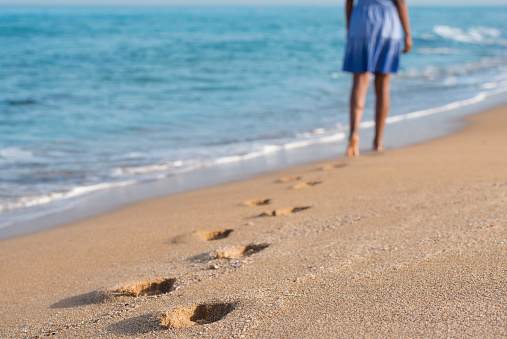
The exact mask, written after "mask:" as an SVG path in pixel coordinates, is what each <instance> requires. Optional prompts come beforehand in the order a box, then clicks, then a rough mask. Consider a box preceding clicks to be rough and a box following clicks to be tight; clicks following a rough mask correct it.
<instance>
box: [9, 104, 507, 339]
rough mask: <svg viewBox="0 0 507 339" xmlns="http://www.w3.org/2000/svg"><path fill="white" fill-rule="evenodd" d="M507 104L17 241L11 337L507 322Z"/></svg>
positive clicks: (382, 330) (259, 333) (441, 333)
mask: <svg viewBox="0 0 507 339" xmlns="http://www.w3.org/2000/svg"><path fill="white" fill-rule="evenodd" d="M506 130H507V106H503V107H499V108H496V109H493V110H489V111H487V112H483V113H481V114H478V115H474V116H470V117H468V118H466V127H465V128H464V129H462V130H460V131H458V132H456V133H454V134H452V135H449V136H445V137H442V138H438V139H436V140H431V141H427V142H424V143H421V144H417V145H412V146H408V147H404V148H400V149H394V150H388V151H386V152H383V153H379V154H377V153H368V152H365V153H364V154H363V155H362V156H361V157H359V158H337V159H334V160H328V161H324V162H317V163H311V164H307V165H304V166H298V167H291V168H287V169H282V170H277V171H272V172H269V173H267V174H263V175H260V176H257V177H254V178H251V179H247V180H241V181H237V182H231V183H226V184H222V185H219V186H216V187H211V188H206V189H201V190H196V191H190V192H185V193H181V194H176V195H171V196H166V197H161V198H156V199H151V200H146V201H142V202H138V203H134V204H131V205H129V206H126V207H122V208H120V209H118V210H116V211H113V212H110V213H107V214H104V215H100V216H97V217H92V218H89V219H87V220H83V221H79V222H75V223H72V224H69V225H65V226H61V227H57V228H52V229H49V230H45V231H42V232H38V233H32V234H28V235H24V236H20V237H15V238H12V239H7V240H2V241H1V242H0V272H2V274H1V278H0V289H1V290H2V293H1V294H0V304H1V305H2V307H1V309H0V319H2V321H1V325H0V337H2V338H24V337H27V338H34V337H45V336H53V337H56V338H117V337H136V338H155V337H168V338H173V337H174V338H187V337H188V338H190V337H210V338H226V337H227V338H229V337H231V338H235V337H237V338H240V337H245V338H254V337H272V338H289V337H290V338H292V337H307V338H316V337H319V338H329V337H402V336H403V337H451V336H452V337H505V336H507V325H506V324H507V215H506V211H507V171H506V169H507V147H505V145H507V133H506Z"/></svg>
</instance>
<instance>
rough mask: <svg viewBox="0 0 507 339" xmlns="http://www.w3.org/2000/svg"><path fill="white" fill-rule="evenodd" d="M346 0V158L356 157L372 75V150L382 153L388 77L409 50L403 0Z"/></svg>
mask: <svg viewBox="0 0 507 339" xmlns="http://www.w3.org/2000/svg"><path fill="white" fill-rule="evenodd" d="M353 2H354V0H347V2H346V4H345V11H346V19H347V49H346V52H345V62H344V65H343V70H344V71H346V72H352V73H354V78H353V84H352V91H351V94H350V136H349V146H348V148H347V156H349V157H351V156H358V155H359V134H358V133H359V124H360V123H361V118H362V116H363V110H364V104H365V101H366V92H367V91H368V86H369V84H370V77H371V73H375V95H376V107H375V139H374V140H373V149H374V150H376V151H378V152H380V151H382V149H383V147H382V136H383V133H384V127H385V121H386V117H387V113H388V111H389V103H390V94H389V82H390V74H391V73H396V72H397V71H398V64H399V58H400V54H401V48H402V40H403V36H402V27H403V31H404V32H405V36H404V44H405V46H404V49H403V53H408V52H409V51H410V49H411V48H412V37H411V34H410V22H409V18H408V8H407V4H406V3H405V0H358V2H357V4H356V6H354V5H353Z"/></svg>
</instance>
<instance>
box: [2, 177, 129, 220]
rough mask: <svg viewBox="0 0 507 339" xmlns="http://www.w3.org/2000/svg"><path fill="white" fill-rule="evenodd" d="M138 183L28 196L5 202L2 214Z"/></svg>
mask: <svg viewBox="0 0 507 339" xmlns="http://www.w3.org/2000/svg"><path fill="white" fill-rule="evenodd" d="M136 183H138V181H134V180H130V181H123V182H116V183H101V184H96V185H88V186H80V187H74V188H73V189H71V190H69V191H65V192H53V193H48V194H42V195H36V196H27V197H22V198H20V199H18V200H16V201H10V202H5V203H3V204H0V213H2V212H7V211H12V210H15V209H19V208H24V207H34V206H39V205H46V204H48V203H51V202H55V201H60V200H66V199H71V198H75V197H79V196H83V195H85V194H89V193H92V192H96V191H100V190H106V189H111V188H117V187H125V186H130V185H133V184H136Z"/></svg>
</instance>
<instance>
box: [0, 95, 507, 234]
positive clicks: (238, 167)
mask: <svg viewBox="0 0 507 339" xmlns="http://www.w3.org/2000/svg"><path fill="white" fill-rule="evenodd" d="M450 105H451V106H450V107H447V108H446V109H445V114H435V113H439V108H436V109H433V110H426V111H423V112H416V113H413V114H416V115H419V116H414V118H415V119H411V118H408V119H403V120H394V121H391V123H390V124H389V125H388V127H387V133H386V137H385V145H386V148H390V149H393V148H400V147H406V146H409V145H413V144H416V143H421V142H425V141H429V140H433V139H437V138H441V137H444V136H447V135H450V134H452V133H455V132H457V131H458V130H461V129H462V128H464V127H465V126H466V124H465V123H464V121H463V118H464V117H466V116H469V115H472V114H478V113H481V112H484V111H486V110H490V109H493V108H496V107H500V106H504V105H507V98H506V96H505V91H497V92H496V93H495V92H490V93H488V94H487V97H483V98H479V97H477V98H472V99H469V100H468V102H464V105H455V106H456V107H454V108H453V107H452V105H453V104H450ZM369 125H370V124H368V123H366V124H364V126H363V129H362V130H361V137H362V138H361V146H360V148H361V150H362V151H363V153H364V152H367V151H368V150H369V148H370V143H371V140H372V137H373V134H372V128H371V126H369ZM428 126H431V128H428ZM429 131H430V132H429ZM345 146H346V143H345V142H344V140H338V141H334V142H329V143H323V144H317V145H310V146H307V147H303V148H296V149H289V150H283V151H279V152H275V153H271V154H265V155H263V156H259V157H255V158H251V159H244V160H240V161H236V162H231V163H224V164H219V165H216V166H212V167H207V168H202V169H197V170H195V171H191V172H187V173H182V174H179V175H176V176H173V177H169V178H166V179H163V180H160V181H152V182H147V183H139V184H135V185H127V186H123V187H116V188H110V189H105V190H98V191H94V192H91V193H89V194H84V195H81V196H78V197H75V198H73V199H74V200H73V201H72V204H66V205H65V208H64V209H62V207H61V206H58V205H57V204H55V206H44V208H40V207H34V208H33V209H32V210H31V211H27V209H23V211H14V212H13V213H6V214H10V217H13V218H15V219H17V220H18V221H17V222H14V223H12V224H11V225H9V226H6V227H3V228H0V239H8V238H12V237H17V236H21V235H25V234H29V233H34V232H39V231H43V230H47V229H50V228H54V227H59V226H64V225H67V224H70V223H73V222H77V221H80V220H84V219H88V218H91V217H95V216H98V215H101V214H105V213H108V212H112V211H114V210H118V209H121V208H123V207H125V206H127V205H129V204H132V203H136V202H140V201H145V200H149V199H153V198H157V197H162V196H168V195H174V194H178V193H183V192H188V191H193V190H199V189H204V188H209V187H213V186H218V185H221V184H224V183H229V182H234V181H238V180H244V179H249V178H253V177H257V176H261V175H263V174H265V173H267V172H271V171H275V170H280V169H285V168H290V167H296V166H301V165H305V164H309V163H313V162H318V161H326V160H330V159H337V158H340V157H342V156H343V154H344V153H345ZM37 208H39V209H40V211H37ZM16 213H17V214H18V215H15V214H16ZM23 216H25V217H23Z"/></svg>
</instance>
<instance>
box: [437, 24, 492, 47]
mask: <svg viewBox="0 0 507 339" xmlns="http://www.w3.org/2000/svg"><path fill="white" fill-rule="evenodd" d="M433 32H434V33H435V34H437V35H439V36H441V37H442V38H445V39H448V40H453V41H458V42H464V43H481V44H482V43H485V44H494V43H497V42H498V40H499V37H500V36H501V34H502V33H501V32H500V31H499V30H498V29H496V28H491V27H472V28H469V29H468V30H466V31H464V30H462V29H461V28H457V27H451V26H447V25H436V26H434V27H433Z"/></svg>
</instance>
